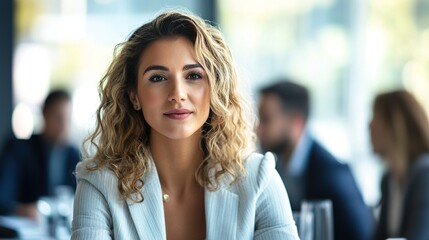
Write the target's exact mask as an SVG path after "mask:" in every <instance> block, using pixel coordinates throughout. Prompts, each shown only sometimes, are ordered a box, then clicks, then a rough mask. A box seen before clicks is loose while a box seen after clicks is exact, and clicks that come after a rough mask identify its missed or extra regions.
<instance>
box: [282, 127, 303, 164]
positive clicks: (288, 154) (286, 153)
mask: <svg viewBox="0 0 429 240" xmlns="http://www.w3.org/2000/svg"><path fill="white" fill-rule="evenodd" d="M303 133H304V130H303V129H297V130H296V131H295V132H294V134H292V135H291V138H290V144H289V145H288V147H287V148H286V149H284V150H283V152H282V153H281V155H282V157H283V159H284V161H285V162H286V164H289V162H290V160H291V158H292V155H293V153H294V151H295V150H296V148H297V146H298V143H299V140H300V139H301V137H302V135H303Z"/></svg>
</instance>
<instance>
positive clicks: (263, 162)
mask: <svg viewBox="0 0 429 240" xmlns="http://www.w3.org/2000/svg"><path fill="white" fill-rule="evenodd" d="M245 169H246V174H245V176H243V177H242V178H241V179H240V180H239V181H238V182H237V188H239V189H241V190H244V191H252V192H259V191H261V190H262V189H264V188H265V187H266V186H267V185H268V183H269V181H270V179H271V177H272V176H273V173H275V171H276V170H275V158H274V155H273V154H272V153H271V152H267V153H265V154H264V155H263V154H260V153H252V154H251V155H249V156H248V157H247V159H246V161H245Z"/></svg>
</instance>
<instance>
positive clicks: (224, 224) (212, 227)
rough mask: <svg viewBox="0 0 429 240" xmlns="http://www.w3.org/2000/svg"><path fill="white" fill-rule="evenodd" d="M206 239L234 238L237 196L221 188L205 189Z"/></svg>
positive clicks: (235, 234)
mask: <svg viewBox="0 0 429 240" xmlns="http://www.w3.org/2000/svg"><path fill="white" fill-rule="evenodd" d="M205 214H206V231H207V233H206V234H207V235H206V239H208V240H210V239H236V238H237V233H236V232H237V215H238V196H237V195H236V194H235V193H232V192H230V191H228V190H227V189H225V188H221V189H219V190H217V191H214V192H213V191H208V190H206V191H205Z"/></svg>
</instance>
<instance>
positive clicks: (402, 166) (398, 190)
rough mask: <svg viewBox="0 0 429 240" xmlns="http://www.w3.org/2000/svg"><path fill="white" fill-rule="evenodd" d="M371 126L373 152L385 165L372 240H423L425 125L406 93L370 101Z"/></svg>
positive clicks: (428, 180) (428, 194)
mask: <svg viewBox="0 0 429 240" xmlns="http://www.w3.org/2000/svg"><path fill="white" fill-rule="evenodd" d="M373 110H374V113H373V119H372V121H371V125H370V129H371V139H372V145H373V149H374V152H375V153H377V154H379V155H380V156H381V157H382V158H383V159H384V160H385V161H386V163H387V167H388V171H387V173H386V175H385V176H384V178H383V181H382V187H381V190H382V198H381V213H380V221H379V225H378V228H377V231H376V236H375V239H383V240H384V239H386V238H388V237H405V238H406V239H408V240H417V239H422V240H427V239H429V228H428V223H429V121H428V118H427V116H426V114H425V112H424V110H423V108H422V107H421V105H419V103H418V102H417V100H416V99H415V98H414V97H413V95H411V94H410V93H409V92H407V91H405V90H398V91H393V92H388V93H384V94H380V95H378V96H377V97H376V98H375V102H374V108H373Z"/></svg>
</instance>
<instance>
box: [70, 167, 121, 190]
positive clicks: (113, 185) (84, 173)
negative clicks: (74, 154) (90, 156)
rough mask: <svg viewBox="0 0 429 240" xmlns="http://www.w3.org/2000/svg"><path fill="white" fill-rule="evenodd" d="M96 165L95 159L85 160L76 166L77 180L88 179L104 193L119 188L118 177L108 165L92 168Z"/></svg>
mask: <svg viewBox="0 0 429 240" xmlns="http://www.w3.org/2000/svg"><path fill="white" fill-rule="evenodd" d="M91 167H94V162H93V160H83V161H81V162H79V163H78V164H77V166H76V171H75V175H76V180H77V182H78V184H79V182H80V181H86V182H88V183H89V184H91V185H92V186H93V187H95V188H96V189H98V190H99V191H100V192H102V193H105V194H106V193H107V192H111V191H112V189H117V186H118V178H117V177H116V175H115V174H114V173H113V172H112V171H111V170H109V169H108V168H106V167H101V168H99V169H96V170H92V169H90V168H91Z"/></svg>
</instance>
